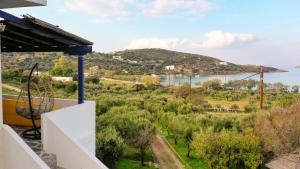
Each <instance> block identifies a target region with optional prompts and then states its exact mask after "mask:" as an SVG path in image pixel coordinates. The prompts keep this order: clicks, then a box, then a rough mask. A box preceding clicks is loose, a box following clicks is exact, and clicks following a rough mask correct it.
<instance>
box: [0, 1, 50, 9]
mask: <svg viewBox="0 0 300 169" xmlns="http://www.w3.org/2000/svg"><path fill="white" fill-rule="evenodd" d="M45 5H47V0H0V9H5V8H17V7H30V6H45Z"/></svg>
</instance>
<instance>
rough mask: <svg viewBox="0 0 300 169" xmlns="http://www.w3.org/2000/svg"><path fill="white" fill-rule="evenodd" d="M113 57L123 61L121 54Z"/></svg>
mask: <svg viewBox="0 0 300 169" xmlns="http://www.w3.org/2000/svg"><path fill="white" fill-rule="evenodd" d="M113 59H114V60H118V61H123V58H122V56H119V55H115V56H113Z"/></svg>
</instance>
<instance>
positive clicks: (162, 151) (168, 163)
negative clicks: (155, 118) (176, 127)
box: [151, 134, 184, 169]
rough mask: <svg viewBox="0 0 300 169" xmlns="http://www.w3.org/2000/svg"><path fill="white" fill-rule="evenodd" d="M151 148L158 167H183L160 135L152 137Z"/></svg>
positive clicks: (181, 168) (163, 168)
mask: <svg viewBox="0 0 300 169" xmlns="http://www.w3.org/2000/svg"><path fill="white" fill-rule="evenodd" d="M151 149H152V152H153V155H154V158H155V160H156V162H157V163H158V164H159V166H160V169H184V166H183V165H182V164H181V162H180V161H179V160H178V158H177V157H176V155H175V154H174V153H173V152H172V150H171V149H170V147H169V145H168V143H167V142H166V140H165V138H164V137H163V136H162V135H160V134H158V135H156V136H155V137H154V141H153V143H152V145H151Z"/></svg>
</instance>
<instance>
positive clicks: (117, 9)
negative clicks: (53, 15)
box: [64, 0, 134, 23]
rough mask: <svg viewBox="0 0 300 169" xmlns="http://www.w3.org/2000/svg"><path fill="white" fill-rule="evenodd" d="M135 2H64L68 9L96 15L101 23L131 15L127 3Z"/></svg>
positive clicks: (71, 0) (119, 0)
mask: <svg viewBox="0 0 300 169" xmlns="http://www.w3.org/2000/svg"><path fill="white" fill-rule="evenodd" d="M133 2H134V0H65V1H64V4H65V8H66V9H67V10H71V11H76V12H82V13H85V14H89V15H92V16H95V17H97V22H99V23H100V22H108V20H110V19H112V18H122V17H127V16H129V15H130V13H129V11H128V10H127V9H126V3H133ZM102 20H103V21H102Z"/></svg>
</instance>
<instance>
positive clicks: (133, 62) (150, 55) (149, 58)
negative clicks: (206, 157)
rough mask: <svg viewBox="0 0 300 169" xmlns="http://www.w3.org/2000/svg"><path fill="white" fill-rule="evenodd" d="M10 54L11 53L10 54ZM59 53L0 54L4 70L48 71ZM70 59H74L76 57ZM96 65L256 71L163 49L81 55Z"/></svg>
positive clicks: (116, 69)
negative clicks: (32, 68) (33, 67)
mask: <svg viewBox="0 0 300 169" xmlns="http://www.w3.org/2000/svg"><path fill="white" fill-rule="evenodd" d="M10 55H14V57H11V56H10ZM59 55H60V54H59V53H43V54H40V53H34V54H30V53H11V54H8V53H3V56H2V60H3V66H4V69H10V68H25V69H26V68H28V67H29V65H30V64H31V63H36V62H38V63H40V70H49V69H50V68H51V67H52V66H53V60H54V59H57V58H58V57H59ZM70 58H73V59H74V61H75V62H76V57H70ZM94 66H98V67H99V68H100V69H105V70H110V71H111V72H113V73H114V74H131V75H144V74H157V75H161V74H165V73H167V72H171V73H174V74H186V73H191V72H192V73H194V74H201V75H221V74H236V73H251V72H259V71H260V67H259V66H256V65H239V64H234V63H230V62H226V61H223V60H219V59H216V58H213V57H209V56H204V55H199V54H191V53H183V52H176V51H170V50H164V49H136V50H123V51H117V52H113V53H99V52H93V53H91V54H89V55H87V56H86V57H85V67H86V69H88V68H89V67H94ZM264 70H265V72H282V71H283V70H280V69H277V68H273V67H264Z"/></svg>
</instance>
